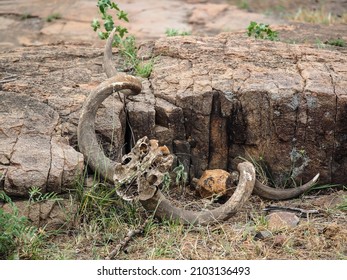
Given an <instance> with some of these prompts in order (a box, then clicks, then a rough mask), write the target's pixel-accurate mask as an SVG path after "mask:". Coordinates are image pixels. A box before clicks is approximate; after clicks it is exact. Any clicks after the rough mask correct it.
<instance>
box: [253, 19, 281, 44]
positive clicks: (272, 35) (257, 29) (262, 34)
mask: <svg viewBox="0 0 347 280" xmlns="http://www.w3.org/2000/svg"><path fill="white" fill-rule="evenodd" d="M247 35H248V37H252V36H253V37H254V38H256V39H264V40H270V41H277V40H278V32H277V31H273V30H272V29H271V28H270V26H269V24H264V23H257V22H255V21H251V23H250V24H249V25H248V27H247Z"/></svg>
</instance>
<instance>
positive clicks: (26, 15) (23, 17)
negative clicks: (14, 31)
mask: <svg viewBox="0 0 347 280" xmlns="http://www.w3.org/2000/svg"><path fill="white" fill-rule="evenodd" d="M32 17H33V16H32V15H31V14H30V13H24V14H21V15H20V20H26V19H28V18H32Z"/></svg>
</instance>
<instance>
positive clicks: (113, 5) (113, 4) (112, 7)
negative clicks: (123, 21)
mask: <svg viewBox="0 0 347 280" xmlns="http://www.w3.org/2000/svg"><path fill="white" fill-rule="evenodd" d="M111 9H115V10H117V11H119V8H118V5H117V4H116V3H114V2H112V3H111Z"/></svg>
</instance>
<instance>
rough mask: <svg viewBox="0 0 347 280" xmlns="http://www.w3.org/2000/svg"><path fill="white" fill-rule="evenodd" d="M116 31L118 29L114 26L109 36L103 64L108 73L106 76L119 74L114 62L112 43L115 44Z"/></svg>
mask: <svg viewBox="0 0 347 280" xmlns="http://www.w3.org/2000/svg"><path fill="white" fill-rule="evenodd" d="M115 33H116V29H115V28H113V30H112V31H111V33H110V35H109V36H108V38H107V41H106V45H105V50H104V59H103V66H104V71H105V73H106V76H107V77H108V78H111V77H113V76H115V75H117V74H118V72H117V70H116V68H115V67H114V65H113V62H112V44H113V38H114V34H115Z"/></svg>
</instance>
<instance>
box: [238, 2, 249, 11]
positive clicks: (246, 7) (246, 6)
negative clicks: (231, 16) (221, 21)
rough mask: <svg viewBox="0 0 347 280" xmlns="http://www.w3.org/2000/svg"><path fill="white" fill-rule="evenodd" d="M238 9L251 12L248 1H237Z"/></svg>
mask: <svg viewBox="0 0 347 280" xmlns="http://www.w3.org/2000/svg"><path fill="white" fill-rule="evenodd" d="M237 7H238V8H239V9H242V10H249V9H250V6H249V3H248V0H239V1H237Z"/></svg>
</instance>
